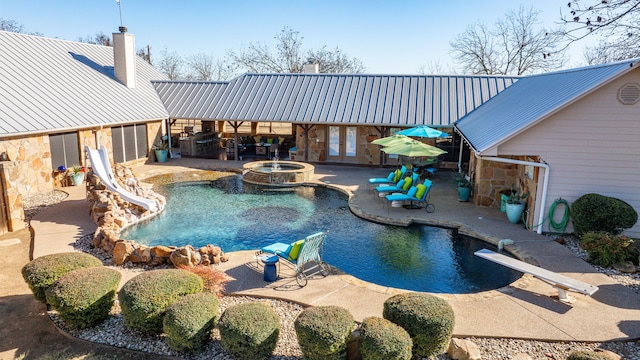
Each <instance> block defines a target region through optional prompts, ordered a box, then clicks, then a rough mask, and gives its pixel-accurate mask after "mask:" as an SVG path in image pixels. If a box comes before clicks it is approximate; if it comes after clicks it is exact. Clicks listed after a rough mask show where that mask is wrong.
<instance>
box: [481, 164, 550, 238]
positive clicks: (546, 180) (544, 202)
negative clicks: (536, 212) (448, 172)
mask: <svg viewBox="0 0 640 360" xmlns="http://www.w3.org/2000/svg"><path fill="white" fill-rule="evenodd" d="M474 155H475V157H476V158H478V159H480V160H487V161H496V162H501V163H507V164H515V165H530V166H536V167H541V168H544V180H543V181H542V201H541V204H540V216H539V218H538V224H540V226H538V230H536V232H537V233H538V234H542V222H543V221H544V210H545V208H546V206H547V188H548V185H549V171H550V167H549V165H548V164H546V163H539V162H535V161H524V160H515V159H507V158H501V157H495V156H480V155H478V153H477V152H475V151H474Z"/></svg>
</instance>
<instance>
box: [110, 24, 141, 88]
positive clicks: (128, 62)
mask: <svg viewBox="0 0 640 360" xmlns="http://www.w3.org/2000/svg"><path fill="white" fill-rule="evenodd" d="M118 30H120V32H119V33H113V68H114V73H115V76H116V79H117V80H118V81H120V82H121V83H122V84H123V85H125V86H126V87H128V88H130V89H134V88H135V87H136V42H135V37H134V36H133V34H128V33H127V27H126V26H120V28H119V29H118Z"/></svg>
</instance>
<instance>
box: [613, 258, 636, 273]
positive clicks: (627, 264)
mask: <svg viewBox="0 0 640 360" xmlns="http://www.w3.org/2000/svg"><path fill="white" fill-rule="evenodd" d="M613 268H614V269H616V270H618V271H620V272H621V273H625V274H633V273H635V272H636V266H635V265H633V262H631V261H623V262H619V263H617V264H613Z"/></svg>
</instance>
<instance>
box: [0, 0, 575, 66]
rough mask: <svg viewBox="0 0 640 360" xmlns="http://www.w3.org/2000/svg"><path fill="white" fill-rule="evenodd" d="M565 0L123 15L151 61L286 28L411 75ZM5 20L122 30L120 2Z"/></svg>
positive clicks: (146, 8) (237, 6)
mask: <svg viewBox="0 0 640 360" xmlns="http://www.w3.org/2000/svg"><path fill="white" fill-rule="evenodd" d="M566 3H567V1H566V0H512V1H505V0H502V1H498V0H482V1H477V0H471V1H470V0H462V1H435V0H412V1H409V0H407V1H402V0H397V1H379V0H368V1H349V0H324V1H313V0H307V1H284V0H262V1H258V0H253V1H215V0H203V1H199V0H198V1H196V0H193V1H188V0H187V1H175V0H174V1H149V0H147V1H142V0H122V1H121V6H122V18H123V23H124V25H125V26H127V27H128V29H129V32H130V33H132V34H134V35H135V36H136V47H138V48H141V47H143V46H146V45H147V44H148V45H150V46H151V54H152V58H153V57H154V56H156V58H157V56H159V53H160V51H161V50H163V49H167V50H169V51H175V52H177V53H178V54H180V55H182V56H188V55H191V54H195V53H200V52H201V53H204V54H207V55H211V56H213V57H215V58H223V57H224V56H225V54H226V53H227V51H229V50H234V51H238V50H241V49H242V48H243V47H246V46H247V45H249V44H250V43H263V44H267V45H270V47H271V48H273V44H274V40H273V38H274V36H275V35H276V34H278V33H279V32H280V30H282V29H283V28H284V27H285V26H287V27H289V28H291V29H294V30H296V31H299V32H300V35H301V36H302V37H303V38H304V39H303V41H302V45H303V48H305V49H308V48H313V49H317V48H320V47H321V46H323V45H326V46H327V47H328V48H335V47H338V48H340V49H341V50H342V51H343V52H345V53H346V54H348V55H349V56H350V57H356V58H358V59H359V60H361V61H362V62H363V63H364V64H365V66H366V67H367V69H368V72H369V73H381V74H412V73H416V72H417V71H418V70H419V69H420V67H421V66H422V67H425V66H426V67H428V66H429V64H436V63H437V64H440V67H441V68H443V69H445V70H447V69H449V68H450V65H449V64H451V63H452V59H451V57H450V55H449V50H450V47H449V42H450V41H452V40H453V39H454V38H455V36H456V35H457V34H460V33H462V32H463V31H464V30H465V29H466V28H467V26H468V25H470V24H473V23H475V22H482V23H485V24H487V25H488V26H489V27H493V24H494V23H495V21H496V20H497V19H498V18H500V17H503V16H504V14H505V13H506V12H507V11H508V10H509V9H516V8H517V7H518V6H520V5H523V6H525V7H526V8H529V7H533V8H534V9H537V10H540V11H541V14H540V15H539V20H540V21H541V22H542V24H541V26H542V25H544V26H547V27H555V26H559V25H557V23H558V22H559V19H560V11H561V9H562V11H565V8H564V7H565V6H566ZM0 17H2V18H4V19H11V20H15V21H17V22H19V23H21V24H22V25H24V26H25V29H26V31H29V32H40V33H42V34H44V35H45V36H47V37H56V38H61V39H67V40H78V38H80V37H87V36H93V35H95V34H96V33H98V32H103V33H105V34H111V33H112V32H117V30H118V26H119V25H120V15H119V11H118V5H117V3H116V1H115V0H61V1H51V0H23V1H16V0H13V1H8V0H0ZM581 46H582V44H579V43H578V44H574V45H573V46H572V48H571V51H570V53H569V56H570V65H571V66H576V65H581V64H583V63H584V61H583V59H582V50H581Z"/></svg>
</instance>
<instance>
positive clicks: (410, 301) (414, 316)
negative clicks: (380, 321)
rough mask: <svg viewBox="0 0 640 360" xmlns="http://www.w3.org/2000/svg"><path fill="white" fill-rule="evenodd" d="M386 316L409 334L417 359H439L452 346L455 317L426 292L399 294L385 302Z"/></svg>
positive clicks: (449, 308) (447, 306)
mask: <svg viewBox="0 0 640 360" xmlns="http://www.w3.org/2000/svg"><path fill="white" fill-rule="evenodd" d="M382 316H383V317H384V318H385V319H387V320H389V321H391V322H393V323H396V324H398V325H400V326H401V327H402V328H403V329H405V330H406V331H407V332H408V333H409V335H410V336H411V340H413V356H422V357H428V356H435V355H438V354H441V353H443V352H444V351H446V350H447V347H448V346H449V342H450V341H451V335H452V334H453V325H454V322H455V316H454V314H453V309H452V308H451V306H450V305H449V304H448V303H447V302H446V301H445V300H443V299H440V298H438V297H435V296H433V295H429V294H424V293H406V294H399V295H395V296H392V297H390V298H389V299H387V301H385V302H384V307H383V311H382Z"/></svg>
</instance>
